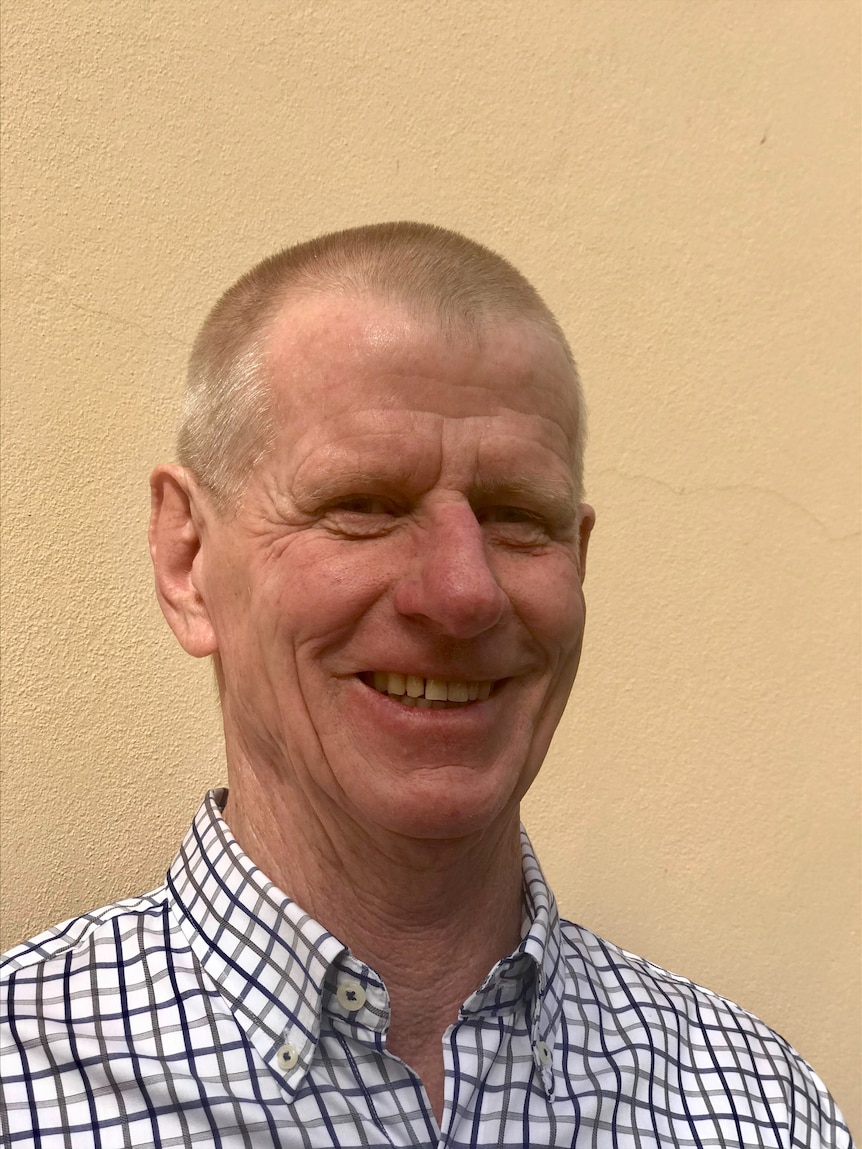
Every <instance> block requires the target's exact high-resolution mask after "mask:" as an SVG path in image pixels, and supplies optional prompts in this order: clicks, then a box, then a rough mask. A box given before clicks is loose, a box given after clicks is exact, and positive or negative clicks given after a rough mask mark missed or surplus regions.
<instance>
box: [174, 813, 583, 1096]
mask: <svg viewBox="0 0 862 1149" xmlns="http://www.w3.org/2000/svg"><path fill="white" fill-rule="evenodd" d="M226 801H227V791H226V790H212V791H210V793H209V794H208V795H207V798H206V800H205V802H204V804H203V806H202V807H201V809H200V811H199V812H198V815H197V817H196V818H195V820H194V822H193V824H192V826H191V829H190V830H189V832H188V834H187V835H186V838H185V841H184V842H183V845H182V848H181V849H180V851H179V854H178V855H177V857H176V859H175V861H174V863H173V865H172V866H171V868H170V870H169V872H168V889H169V891H170V893H171V894H172V897H173V905H172V907H171V909H172V912H173V913H174V914H175V915H176V918H177V921H178V924H179V927H180V929H181V931H182V933H183V935H184V937H185V938H186V940H187V942H188V944H189V947H190V948H191V950H192V952H193V953H194V955H195V957H196V958H197V959H198V961H199V962H200V964H201V966H202V967H203V969H204V971H205V973H206V974H207V975H208V976H209V977H210V978H211V979H212V981H213V982H214V983H215V985H216V986H217V987H218V990H219V992H220V993H221V995H222V997H223V998H224V1000H225V1001H226V1002H227V1004H228V1006H229V1008H230V1010H231V1012H232V1013H233V1015H234V1017H235V1018H236V1021H237V1023H238V1024H239V1025H240V1026H241V1027H242V1029H243V1031H244V1032H245V1034H246V1036H247V1037H248V1039H249V1041H250V1042H251V1043H252V1044H253V1045H254V1047H255V1049H256V1050H257V1052H258V1054H259V1055H260V1057H261V1058H262V1059H263V1061H264V1062H265V1063H266V1065H268V1066H269V1068H270V1069H271V1070H272V1072H273V1073H274V1074H276V1075H277V1077H278V1079H279V1081H280V1082H281V1084H282V1087H283V1088H284V1089H285V1090H286V1091H287V1093H288V1094H289V1095H294V1094H295V1093H296V1091H297V1090H298V1089H299V1088H300V1086H301V1085H302V1082H303V1080H304V1078H305V1076H306V1074H307V1072H308V1069H309V1066H310V1064H311V1061H312V1059H313V1058H314V1055H315V1051H316V1049H317V1044H318V1041H319V1037H320V1029H321V1017H322V1016H323V1015H324V1013H325V1014H326V1016H327V1023H328V1024H330V1025H332V1027H333V1028H335V1029H337V1030H340V1031H342V1032H345V1033H348V1034H350V1035H352V1036H354V1037H355V1038H357V1039H358V1040H360V1041H363V1042H365V1043H366V1044H369V1045H374V1046H376V1047H377V1048H382V1045H383V1042H384V1040H385V1034H386V1031H387V1029H388V1027H389V997H388V994H387V992H386V987H385V986H384V984H383V982H382V980H381V979H380V977H379V976H378V975H377V974H376V973H375V971H374V970H373V969H371V967H370V966H368V965H366V964H365V963H364V962H361V961H358V960H357V959H356V958H355V957H354V956H353V955H352V954H351V953H350V951H349V949H348V947H347V946H346V945H345V944H344V943H343V942H341V941H339V940H338V939H337V938H335V937H334V936H333V935H332V934H331V933H329V931H328V930H326V929H325V928H324V927H323V926H321V925H320V924H319V923H318V922H316V921H315V920H314V919H313V918H311V917H310V916H309V915H308V914H307V913H305V912H304V911H303V910H302V909H301V908H300V907H299V906H298V905H297V904H296V902H294V901H293V900H292V899H291V898H290V897H288V896H287V894H285V893H284V892H283V891H281V890H279V889H278V887H277V886H275V885H274V884H273V883H272V882H271V881H269V879H268V878H267V877H266V876H265V875H264V874H263V873H262V872H261V871H260V870H259V869H258V868H257V867H256V866H255V865H254V864H253V863H252V862H251V860H250V859H249V858H248V857H247V856H246V854H245V853H244V852H243V851H242V849H241V848H240V846H239V844H238V843H237V841H236V840H235V838H234V837H233V835H232V834H231V832H230V829H229V828H228V826H227V824H226V823H225V821H224V819H223V818H222V814H221V811H222V810H223V808H224V805H225V803H226ZM521 849H522V864H523V878H524V906H523V926H522V929H523V931H524V933H523V937H522V940H521V943H520V945H519V946H518V948H517V949H516V950H515V952H514V953H513V954H511V955H510V956H509V957H506V958H503V959H502V960H501V961H499V962H497V964H496V965H495V966H494V968H493V969H492V970H491V972H490V973H489V974H488V977H487V978H486V979H485V981H484V982H483V984H482V985H481V986H480V987H479V988H478V989H477V990H476V991H475V993H473V994H472V995H471V996H470V997H469V998H468V999H467V1001H465V1002H464V1004H463V1006H462V1008H461V1011H460V1020H466V1019H469V1018H471V1017H480V1016H481V1017H490V1016H494V1015H498V1014H503V1013H507V1012H511V1011H512V1010H514V1009H516V1008H519V1007H520V1008H523V1007H524V1006H525V1005H526V1008H527V1010H528V1015H529V1020H530V1032H531V1040H532V1045H533V1050H534V1057H535V1061H536V1066H537V1070H538V1071H539V1072H540V1074H541V1078H542V1083H543V1086H544V1089H545V1092H546V1094H547V1095H548V1096H549V1097H551V1096H553V1049H554V1046H555V1044H556V1035H557V1027H558V1022H559V1015H560V1010H561V1007H562V999H561V996H560V994H561V989H560V985H561V979H559V978H555V977H554V974H555V971H556V970H557V968H558V965H559V962H560V945H561V942H560V926H559V917H558V914H557V907H556V903H555V901H554V897H553V894H552V893H551V891H550V890H549V888H548V886H547V884H546V882H545V880H544V877H543V876H542V872H541V869H540V868H539V864H538V862H537V861H536V858H535V855H534V853H533V850H532V847H531V846H530V842H529V839H528V837H527V834H526V831H524V830H523V829H522V831H521ZM348 983H349V984H350V985H355V986H357V987H359V990H360V992H359V993H358V994H357V995H356V1000H355V1001H349V1000H347V998H346V996H345V992H344V991H342V992H341V993H340V992H339V990H340V987H343V986H345V985H347V984H348ZM360 997H361V998H362V999H363V1000H361V1001H360V1002H359V1004H358V1006H357V1004H356V1002H357V1001H359V998H360ZM547 1050H550V1051H551V1058H550V1059H548V1057H547ZM285 1051H287V1052H285Z"/></svg>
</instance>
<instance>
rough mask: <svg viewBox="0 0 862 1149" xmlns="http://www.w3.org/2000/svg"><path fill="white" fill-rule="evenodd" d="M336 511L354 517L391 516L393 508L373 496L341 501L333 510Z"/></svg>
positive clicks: (359, 496) (360, 496) (356, 496)
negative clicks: (344, 512)
mask: <svg viewBox="0 0 862 1149" xmlns="http://www.w3.org/2000/svg"><path fill="white" fill-rule="evenodd" d="M332 509H333V510H334V511H346V512H347V513H348V514H354V515H391V514H392V508H391V507H390V506H389V504H388V503H387V502H385V500H383V499H377V498H375V497H374V496H373V495H353V496H351V497H350V498H348V499H341V500H340V502H338V503H337V504H336V505H335V506H334V507H333V508H332Z"/></svg>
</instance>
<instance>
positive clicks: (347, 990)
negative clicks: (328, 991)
mask: <svg viewBox="0 0 862 1149" xmlns="http://www.w3.org/2000/svg"><path fill="white" fill-rule="evenodd" d="M336 997H337V998H338V1001H339V1003H340V1004H341V1005H343V1006H344V1008H345V1009H348V1010H350V1012H351V1013H355V1012H356V1010H357V1009H362V1007H363V1005H365V990H364V989H363V988H362V986H361V985H360V984H359V982H358V981H343V982H341V983H340V984H339V986H338V989H337V990H336Z"/></svg>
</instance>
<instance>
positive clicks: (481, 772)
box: [196, 298, 592, 838]
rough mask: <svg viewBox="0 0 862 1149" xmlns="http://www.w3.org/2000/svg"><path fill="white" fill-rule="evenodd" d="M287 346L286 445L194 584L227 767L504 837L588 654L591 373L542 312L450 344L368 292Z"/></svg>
mask: <svg viewBox="0 0 862 1149" xmlns="http://www.w3.org/2000/svg"><path fill="white" fill-rule="evenodd" d="M270 350H271V355H272V358H271V373H272V380H273V388H274V401H275V427H276V433H275V440H274V445H273V448H272V450H271V451H270V452H269V453H268V455H267V457H266V459H265V460H264V461H263V462H262V463H261V464H260V465H259V466H258V467H257V468H256V470H255V472H254V473H253V474H252V476H251V478H250V480H249V483H248V487H247V489H246V491H245V494H244V497H243V501H242V506H241V509H240V511H239V512H238V514H237V515H236V516H235V517H234V518H229V519H224V520H221V519H219V518H218V517H217V516H215V515H214V514H213V513H212V512H211V511H210V510H207V511H206V512H205V514H204V515H203V520H202V521H203V526H202V539H203V541H202V547H201V552H200V561H199V564H198V568H197V576H196V577H197V581H198V584H199V589H200V593H201V595H202V597H203V601H204V603H205V605H206V611H207V614H208V618H209V623H210V625H211V627H212V632H213V636H214V642H215V645H216V648H217V655H218V659H219V664H220V676H221V687H222V704H223V709H224V716H225V730H226V737H227V749H228V761H229V764H232V765H233V766H234V768H237V767H238V766H239V765H241V766H242V768H243V769H247V768H253V769H254V770H255V771H256V772H257V773H258V775H259V776H260V774H261V772H263V774H264V776H271V777H273V779H275V778H277V779H279V780H281V781H284V782H287V783H288V784H289V785H290V786H292V787H295V788H297V790H298V791H299V793H298V794H297V797H300V796H302V797H303V798H304V799H306V800H308V801H309V802H311V803H312V805H313V808H314V809H315V810H318V811H320V810H322V809H327V810H330V811H333V812H334V813H335V815H336V817H347V818H349V819H352V820H355V821H356V822H358V823H360V824H361V825H362V826H364V827H365V828H366V829H371V830H373V829H375V828H379V829H387V830H389V831H394V832H397V833H400V834H404V835H407V836H410V837H421V838H427V837H430V838H443V837H461V836H463V835H465V834H467V833H470V832H472V831H475V830H480V829H484V828H487V827H488V826H490V825H491V824H492V823H493V822H494V821H495V820H497V819H500V818H505V817H509V816H511V815H512V813H513V811H515V810H516V808H517V803H518V801H519V799H520V797H521V796H522V795H523V793H524V792H525V791H526V789H527V788H528V786H529V785H530V783H531V781H532V780H533V778H534V776H535V774H536V772H537V770H538V769H539V766H540V765H541V762H542V760H543V758H544V756H545V752H546V750H547V747H548V743H549V742H550V739H551V735H552V734H553V731H554V729H555V727H556V725H557V722H558V720H559V718H560V715H561V714H562V711H563V708H564V706H565V703H566V699H567V697H568V694H569V690H570V688H571V684H572V681H573V679H574V676H575V672H576V669H577V664H578V658H579V655H580V648H581V639H582V635H583V627H584V602H583V595H582V591H581V582H582V574H583V562H584V557H585V552H586V544H587V538H588V535H589V530H590V527H591V525H592V512H591V511H590V510H589V508H586V509H585V510H583V509H579V508H578V507H577V506H576V504H575V499H574V484H573V480H572V455H573V449H574V442H575V437H576V431H577V410H576V405H575V399H574V395H573V387H572V379H571V369H570V367H569V365H568V363H567V361H566V359H565V356H564V354H563V352H562V350H561V348H560V347H559V346H558V344H557V343H556V342H555V341H554V340H553V339H552V338H551V337H550V336H549V335H547V334H546V333H544V332H543V331H542V330H541V329H539V328H538V327H537V326H535V325H534V324H531V323H529V322H527V321H518V322H505V323H504V322H501V323H497V324H489V325H488V326H487V327H486V328H485V330H484V331H483V333H482V334H481V337H480V338H478V337H475V336H472V335H469V334H467V333H466V332H464V333H457V332H456V333H454V334H453V333H449V334H447V335H444V334H442V333H441V330H440V328H439V326H438V324H437V323H436V321H434V320H430V319H429V320H427V321H423V320H421V319H417V318H415V317H412V316H411V315H410V314H408V313H407V312H406V311H402V310H400V309H397V308H393V307H391V306H387V305H384V304H382V303H379V302H376V301H374V300H369V299H366V300H360V301H357V300H344V299H337V298H317V299H307V300H304V301H300V302H293V303H291V304H289V305H288V306H287V307H286V309H285V311H284V313H283V314H282V316H281V318H280V320H279V322H278V323H277V325H276V327H275V329H274V332H273V335H272V342H271V344H270ZM417 695H418V697H415V696H417ZM444 697H445V701H444V700H443V699H444Z"/></svg>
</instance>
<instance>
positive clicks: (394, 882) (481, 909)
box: [224, 770, 522, 1038]
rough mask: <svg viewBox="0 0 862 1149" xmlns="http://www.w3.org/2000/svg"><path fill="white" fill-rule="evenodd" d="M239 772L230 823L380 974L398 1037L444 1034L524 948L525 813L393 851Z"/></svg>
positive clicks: (269, 872) (262, 863)
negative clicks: (428, 1031)
mask: <svg viewBox="0 0 862 1149" xmlns="http://www.w3.org/2000/svg"><path fill="white" fill-rule="evenodd" d="M237 775H238V776H236V777H231V789H230V793H229V798H228V803H227V806H226V808H225V811H224V816H225V819H226V821H227V823H228V825H229V826H230V828H231V831H232V833H233V835H234V837H235V838H236V840H237V842H238V843H239V845H240V847H241V848H242V849H243V851H244V852H245V853H246V854H247V855H248V857H249V858H250V859H251V861H252V862H254V864H255V865H256V866H257V867H258V868H259V869H260V870H261V871H262V872H263V873H264V874H265V875H266V876H267V877H268V878H269V879H270V880H271V881H272V882H274V883H275V884H276V885H277V886H278V887H279V888H280V889H281V890H283V891H284V893H285V894H287V895H288V896H289V897H290V898H291V899H292V900H294V901H295V902H296V903H297V904H298V905H299V906H301V907H302V909H303V910H304V911H305V912H306V913H308V914H310V915H311V917H313V918H314V919H315V920H316V921H317V922H319V923H320V924H321V925H322V926H323V927H324V928H325V929H327V930H328V931H329V932H330V933H331V934H333V935H334V936H335V937H337V938H338V939H339V940H340V941H342V942H344V943H345V944H347V945H348V946H349V947H350V950H351V952H352V953H353V955H354V956H355V957H356V958H357V959H358V960H360V961H363V962H365V963H366V964H367V965H369V966H370V967H371V968H373V969H374V970H375V971H376V972H377V973H378V974H379V975H380V977H381V978H382V979H383V981H384V983H385V985H386V987H387V990H388V992H389V996H390V1002H391V1006H392V1018H393V1029H394V1030H395V1031H396V1032H399V1033H401V1032H412V1031H414V1030H415V1029H418V1028H421V1026H422V1025H424V1026H426V1027H428V1026H429V1025H430V1028H432V1029H434V1030H435V1031H438V1032H437V1034H436V1036H437V1038H439V1037H442V1033H443V1031H444V1030H445V1028H446V1026H447V1025H449V1024H451V1023H452V1022H453V1021H454V1020H455V1017H456V1016H457V1011H458V1008H459V1007H460V1005H461V1004H462V1003H463V1002H464V1001H465V1000H466V998H467V997H469V996H470V994H471V993H473V992H474V991H475V990H476V989H477V988H478V987H479V985H481V983H482V982H483V981H484V979H485V977H486V976H487V974H488V973H489V972H490V970H491V969H492V968H493V966H494V965H495V964H496V962H497V961H499V960H500V959H501V958H503V957H505V956H507V955H508V954H510V953H511V952H512V951H513V950H514V949H516V948H517V945H518V943H519V941H520V928H521V911H522V873H521V849H520V834H519V821H518V811H517V807H516V808H515V809H513V810H509V811H506V812H505V814H504V816H502V817H501V818H499V819H498V820H497V821H496V822H495V823H494V824H493V825H492V826H491V827H489V828H488V829H487V830H486V831H484V832H483V833H479V834H476V835H475V836H473V837H471V838H470V839H465V840H458V841H442V842H441V841H430V842H428V841H423V842H412V841H409V840H406V839H405V840H394V839H393V840H389V839H387V840H384V841H383V843H382V844H381V841H380V839H378V838H372V837H371V835H370V834H368V833H367V832H364V831H363V830H362V829H361V828H360V827H358V826H356V827H355V828H354V832H353V834H345V833H343V832H340V831H343V827H344V824H345V823H344V815H343V813H342V812H341V811H338V817H337V818H336V817H332V818H326V817H325V815H326V813H327V812H328V811H327V809H326V803H325V802H324V803H321V804H320V807H321V808H322V813H321V808H319V806H318V804H312V803H310V802H306V801H302V800H301V799H298V798H297V795H296V794H295V793H294V792H293V790H292V789H291V790H290V792H288V791H287V790H286V787H284V786H283V785H282V786H273V787H271V788H269V789H267V788H266V787H265V786H263V785H261V784H260V782H259V779H258V775H257V773H256V772H254V771H251V770H247V771H241V772H240V771H238V772H237ZM330 827H335V828H336V829H337V830H338V831H339V833H337V834H335V833H333V832H331V831H330ZM435 987H436V988H435ZM429 990H430V991H431V992H430V993H429ZM429 1000H433V1001H435V1002H436V1003H437V1004H436V1006H435V1009H434V1010H433V1011H431V1012H434V1013H436V1014H437V1015H438V1016H437V1017H436V1019H432V1017H430V1016H429V1004H428V1003H429Z"/></svg>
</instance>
